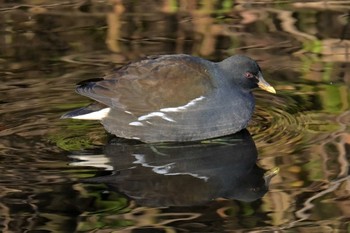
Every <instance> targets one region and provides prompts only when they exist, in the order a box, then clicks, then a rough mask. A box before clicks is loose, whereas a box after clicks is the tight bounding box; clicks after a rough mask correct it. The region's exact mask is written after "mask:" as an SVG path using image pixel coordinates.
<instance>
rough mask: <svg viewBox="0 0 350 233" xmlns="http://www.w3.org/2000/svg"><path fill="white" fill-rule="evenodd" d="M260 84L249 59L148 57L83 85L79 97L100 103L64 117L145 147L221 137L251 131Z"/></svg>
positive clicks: (254, 67) (254, 64)
mask: <svg viewBox="0 0 350 233" xmlns="http://www.w3.org/2000/svg"><path fill="white" fill-rule="evenodd" d="M249 74H251V76H249ZM258 76H259V77H258ZM260 76H261V77H260ZM254 77H255V78H256V80H255V78H254ZM260 79H262V75H261V72H260V68H259V66H258V65H257V64H256V62H255V61H253V60H252V59H250V58H248V57H245V56H239V55H237V56H232V57H229V58H227V59H225V60H224V61H222V62H219V63H214V62H210V61H207V60H205V59H201V58H198V57H193V56H189V55H184V54H179V55H162V56H150V57H147V58H145V59H142V60H140V61H137V62H133V63H129V64H127V65H125V66H123V67H121V68H119V69H118V70H116V71H115V72H114V73H113V74H112V75H109V76H105V77H103V79H101V80H99V81H92V82H86V83H84V84H81V85H79V86H78V87H77V92H78V93H79V94H81V95H84V96H87V97H89V98H91V99H93V100H95V101H97V102H98V103H99V104H98V105H96V104H92V105H90V106H88V107H85V108H82V109H78V110H75V111H72V112H70V113H67V114H65V115H64V116H63V118H75V119H95V120H100V121H101V123H102V124H103V125H104V127H105V128H106V129H107V131H109V132H110V133H112V134H115V135H116V136H118V137H123V138H130V139H137V140H141V141H144V142H160V141H194V140H201V139H206V138H213V137H219V136H223V135H228V134H232V133H235V132H238V131H240V130H241V129H243V128H245V127H246V126H247V124H248V122H249V120H250V118H251V115H252V113H253V111H254V105H255V103H254V97H253V95H252V93H251V89H252V88H254V87H256V86H258V85H259V86H260V84H259V81H260ZM261 82H262V83H263V85H265V87H266V88H265V89H266V90H268V91H270V92H273V91H274V89H273V88H272V87H271V86H269V84H267V83H266V82H265V81H264V80H263V79H262V81H261ZM261 87H262V86H261ZM262 88H263V87H262ZM269 88H270V89H269Z"/></svg>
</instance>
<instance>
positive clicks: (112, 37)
mask: <svg viewBox="0 0 350 233" xmlns="http://www.w3.org/2000/svg"><path fill="white" fill-rule="evenodd" d="M113 2H114V7H113V12H112V13H109V14H107V25H108V32H107V38H106V44H107V46H108V48H109V49H110V50H111V51H113V52H115V53H117V52H120V46H119V39H120V29H121V20H120V18H121V15H122V14H123V12H124V10H125V9H124V6H123V4H122V2H121V1H120V0H114V1H113Z"/></svg>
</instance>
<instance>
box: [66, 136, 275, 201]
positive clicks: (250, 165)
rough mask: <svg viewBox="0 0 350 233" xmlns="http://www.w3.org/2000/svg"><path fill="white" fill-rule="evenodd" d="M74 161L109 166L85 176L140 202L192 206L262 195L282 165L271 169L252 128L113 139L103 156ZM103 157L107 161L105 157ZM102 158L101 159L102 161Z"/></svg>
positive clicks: (79, 157)
mask: <svg viewBox="0 0 350 233" xmlns="http://www.w3.org/2000/svg"><path fill="white" fill-rule="evenodd" d="M71 157H73V158H75V159H78V160H80V161H79V162H75V163H72V165H79V166H86V165H93V166H96V167H106V168H107V170H111V172H110V174H108V175H103V176H96V177H93V178H88V179H84V180H83V181H84V182H88V183H104V184H106V185H107V186H108V187H109V188H110V189H111V190H112V191H118V192H120V193H123V194H125V195H126V196H128V197H129V198H131V199H133V200H135V201H136V203H138V204H139V205H144V206H152V207H160V206H191V205H200V204H205V203H207V202H210V201H213V200H215V199H218V198H225V199H235V200H240V201H245V202H250V201H254V200H256V199H259V198H261V197H262V196H263V195H264V194H265V193H266V192H267V191H268V185H269V182H270V180H271V178H272V177H273V176H274V175H275V174H277V172H278V168H274V169H272V170H270V171H266V170H264V169H262V168H260V167H259V166H258V165H257V164H256V162H257V149H256V146H255V143H254V141H253V139H252V137H251V135H250V134H249V132H248V131H247V130H243V131H241V132H239V133H237V134H234V135H230V136H226V137H222V138H218V139H211V140H208V141H201V142H187V143H180V144H179V143H178V144H174V143H160V144H141V143H139V144H133V143H130V141H129V142H128V141H120V140H118V139H114V140H112V141H111V142H110V143H108V144H107V145H106V146H105V147H104V153H103V157H101V156H97V158H99V159H98V160H96V156H90V155H74V156H71ZM101 159H102V160H101ZM97 161H100V162H97Z"/></svg>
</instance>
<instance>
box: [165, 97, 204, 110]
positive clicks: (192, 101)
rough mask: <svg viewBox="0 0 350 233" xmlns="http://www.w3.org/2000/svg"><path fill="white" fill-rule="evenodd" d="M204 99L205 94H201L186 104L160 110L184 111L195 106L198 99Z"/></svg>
mask: <svg viewBox="0 0 350 233" xmlns="http://www.w3.org/2000/svg"><path fill="white" fill-rule="evenodd" d="M202 99H205V97H204V96H200V97H198V98H195V99H193V100H191V101H190V102H188V103H187V104H185V105H182V106H179V107H174V108H162V109H160V111H162V112H179V111H183V110H186V109H187V108H189V107H191V106H194V105H195V104H196V103H197V102H198V101H201V100H202Z"/></svg>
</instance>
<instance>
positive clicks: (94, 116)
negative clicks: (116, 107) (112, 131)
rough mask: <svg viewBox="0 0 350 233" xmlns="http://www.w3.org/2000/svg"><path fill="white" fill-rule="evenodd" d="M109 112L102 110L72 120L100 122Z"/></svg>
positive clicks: (108, 110) (107, 109)
mask: <svg viewBox="0 0 350 233" xmlns="http://www.w3.org/2000/svg"><path fill="white" fill-rule="evenodd" d="M110 111H111V108H104V109H101V110H99V111H96V112H90V113H87V114H84V115H79V116H74V117H72V118H73V119H79V120H101V119H103V118H105V117H106V116H107V115H108V113H109V112H110Z"/></svg>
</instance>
